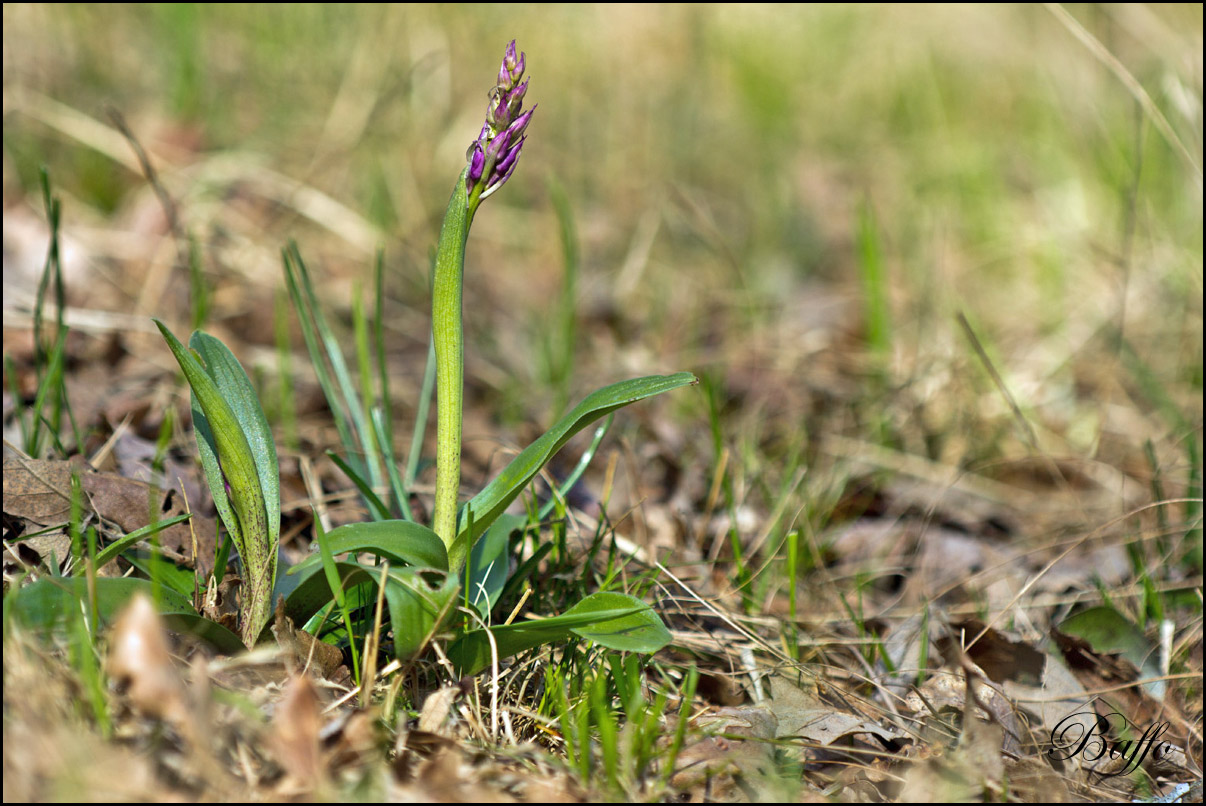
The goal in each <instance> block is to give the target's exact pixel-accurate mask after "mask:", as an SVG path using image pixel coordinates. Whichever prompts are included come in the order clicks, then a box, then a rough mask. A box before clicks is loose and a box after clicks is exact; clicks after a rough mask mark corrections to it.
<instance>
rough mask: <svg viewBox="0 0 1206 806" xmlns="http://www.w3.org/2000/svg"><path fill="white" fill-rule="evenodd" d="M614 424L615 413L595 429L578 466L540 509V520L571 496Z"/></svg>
mask: <svg viewBox="0 0 1206 806" xmlns="http://www.w3.org/2000/svg"><path fill="white" fill-rule="evenodd" d="M613 422H615V414H614V413H612V414H609V415H607V419H606V420H604V421H603V422H602V423H601V424H600V425H599V427H598V428H596V429H595V436H594V438H593V439H591V441H590V445H589V446H588V447H587V449H586V450H585V451H583V452H582V457H581V458H580V459H578V464H577V465H575V466H574V470H573V472H572V473H570V474H569V476H567V477H566V479H565V481H564V482H562V483H561V486H560V487H558V488H557V489H556V490H555V491H554V492H553V497H552V498H550V499H549V500H548V501H546V502H545V504H544V506H542V507H541V508H540V515H539V519H540V520H544V519H545V518H547V517H548V516H549V513H550V512H552V511H553V508H554V507H556V506H557V501H558V500H561V501H564V500H565V497H566V496H567V495H569V491H570V490H572V489H574V485H575V484H577V483H578V479H580V478H582V474H583V473H585V472H586V468H587V467H589V466H590V463H591V461H592V460H593V459H594V458H595V453H596V452H597V451H598V450H599V445H600V444H602V442H603V437H605V436H606V435H607V431H608V429H610V428H611V424H612V423H613Z"/></svg>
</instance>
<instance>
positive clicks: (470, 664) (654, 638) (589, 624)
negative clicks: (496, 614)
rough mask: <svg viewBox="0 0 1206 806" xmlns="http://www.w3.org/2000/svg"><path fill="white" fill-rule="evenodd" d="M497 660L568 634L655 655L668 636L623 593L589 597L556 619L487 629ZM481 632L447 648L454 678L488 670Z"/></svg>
mask: <svg viewBox="0 0 1206 806" xmlns="http://www.w3.org/2000/svg"><path fill="white" fill-rule="evenodd" d="M488 632H489V633H490V636H492V637H493V638H494V644H495V645H496V646H497V648H498V657H499V659H500V660H501V659H503V658H508V657H510V656H512V655H515V654H517V653H519V652H523V651H524V650H527V649H531V648H532V647H536V646H540V645H541V644H547V643H552V642H553V641H561V640H564V639H565V638H567V637H569V635H570V634H571V633H573V634H575V635H578V636H580V637H582V638H589V639H590V640H592V641H594V642H596V643H598V644H601V645H602V646H605V647H608V648H609V649H619V650H624V651H627V652H656V651H658V650H659V649H661V648H662V647H664V646H665V645H666V644H668V643H670V632H669V630H667V629H666V627H665V625H664V624H662V620H661V618H659V617H658V615H657V613H655V612H654V611H653V609H652V608H651V607H649V605H647V604H645V603H644V602H642V601H641V600H640V599H637V598H636V597H635V596H629V595H628V594H626V593H612V592H603V593H594V594H591V595H590V596H587V597H586V598H585V599H583V600H582V601H580V602H578V604H576V605H574V606H573V607H571V608H570V609H569V610H567V611H565V612H564V613H563V614H561V615H560V616H554V617H552V618H546V619H540V620H538V621H525V622H520V623H517V624H505V625H498V626H494V627H491V628H489V630H488ZM486 633H487V630H473V631H471V632H467V633H465V634H463V635H462V636H461V637H460V638H458V639H457V640H456V641H454V642H453V643H452V644H451V646H449V647H448V659H449V660H451V661H452V663H453V665H454V666H455V667H456V668H457V670H458V673H459V674H464V675H474V674H477V673H478V672H480V671H481V670H482V669H485V668H486V667H487V666H489V665H490V664H491V661H492V650H491V642H490V636H487V634H486Z"/></svg>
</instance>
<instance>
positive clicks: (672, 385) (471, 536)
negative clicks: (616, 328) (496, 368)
mask: <svg viewBox="0 0 1206 806" xmlns="http://www.w3.org/2000/svg"><path fill="white" fill-rule="evenodd" d="M693 383H698V380H697V379H696V377H695V376H694V375H692V374H691V373H690V372H678V373H675V374H674V375H651V376H649V377H646V378H633V379H632V380H627V381H620V382H619V383H613V384H612V385H611V386H605V387H603V388H602V389H598V390H596V391H594V392H592V393H591V394H589V395H587V396H586V398H585V399H584V400H583V401H582V402H581V403H579V404H578V405H577V406H575V407H574V409H573V410H572V411H570V412H569V413H568V414H566V415H565V416H564V417H562V418H561V419H560V420H558V421H557V424H556V425H554V426H553V427H552V428H550V429H549V430H548V431H546V432H545V433H544V434H543V435H542V436H541V437H540V438H539V439H537V440H536V441H535V442H533V443H532V444H531V445H529V446H528V447H526V448H524V449H523V450H522V451H521V452H520V453H519V455H518V456H516V457H515V458H514V459H512V460H511V463H510V464H509V465H507V466H506V467H505V468H503V471H502V472H501V473H499V474H498V476H496V477H495V478H494V480H493V481H491V482H490V483H489V484H487V485H486V487H485V489H483V490H482V491H481V492H480V493H478V494H477V495H475V496H473V498H472V499H471V500H470V501H469V503H468V505H467V506H469V507H472V510H473V518H474V521H473V525H472V528H470V527H469V521H468V518H466V517H465V516H464V514H462V516H461V520H460V527H459V530H458V532H457V536H456V540H455V541H453V544H452V547H451V548H450V549H449V551H448V561H449V564H450V566H449V567H451V568H454V569H455V568H460V567H461V566H462V565H463V564H464V560H465V555H466V554H467V553H468V550H469V547H470V546H472V545H473V544H474V542H476V541H477V538H478V537H479V536H480V535H481V534H482V532H484V531H485V530H486V529H487V528H489V526H490V524H492V523H494V521H495V520H497V519H498V516H499V515H501V514H502V513H503V511H504V510H506V508H507V507H508V506H510V505H511V502H512V501H514V500H515V499H516V497H518V496H519V494H520V493H521V492H523V490H524V488H525V487H527V486H528V483H529V482H531V480H532V479H533V478H535V477H536V474H537V473H539V472H540V469H541V468H542V467H544V465H545V463H547V462H548V461H549V459H551V458H553V456H554V455H555V454H556V453H557V451H559V450H561V448H562V447H563V446H564V445H565V443H566V442H568V441H569V439H570V437H572V436H573V435H574V434H576V433H578V432H579V431H581V430H582V429H583V428H586V426H588V425H590V424H591V423H593V422H594V421H595V420H598V419H599V418H600V417H603V416H605V415H607V414H610V413H611V412H613V411H615V410H616V409H619V408H623V407H624V406H627V405H628V404H629V403H635V402H636V401H638V400H644V399H645V398H647V397H652V396H654V395H660V394H661V393H662V392H669V391H670V390H672V389H677V388H679V387H680V386H686V385H688V384H693Z"/></svg>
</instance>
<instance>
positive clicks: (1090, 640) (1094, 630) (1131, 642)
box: [1058, 605, 1164, 696]
mask: <svg viewBox="0 0 1206 806" xmlns="http://www.w3.org/2000/svg"><path fill="white" fill-rule="evenodd" d="M1058 629H1059V631H1060V632H1062V633H1064V634H1065V635H1071V636H1073V637H1076V638H1079V639H1081V640H1082V641H1084V642H1085V643H1087V644H1088V645H1089V646H1090V647H1091V648H1092V650H1093V651H1094V652H1098V653H1102V654H1107V653H1111V654H1112V653H1119V654H1121V655H1122V656H1123V657H1124V658H1126V659H1127V660H1129V661H1130V662H1131V663H1133V664H1134V665H1135V668H1136V669H1139V670H1141V674H1142V675H1143V676H1144V677H1159V676H1160V674H1161V672H1160V660H1159V652H1158V651H1157V650H1158V647H1157V646H1156V643H1155V641H1152V640H1150V639H1149V638H1148V637H1147V636H1146V635H1145V634H1144V632H1143V630H1141V629H1139V627H1137V626H1136V625H1135V624H1133V623H1132V622H1131V620H1130V619H1128V618H1127V617H1126V616H1124V615H1122V614H1121V613H1119V612H1118V611H1117V610H1115V609H1114V608H1113V607H1110V606H1109V605H1099V606H1097V607H1090V608H1088V609H1087V610H1082V611H1081V612H1079V613H1077V614H1076V615H1074V616H1071V617H1069V618H1067V619H1064V621H1062V622H1060V624H1059V627H1058ZM1144 685H1145V686H1146V688H1147V689H1148V690H1149V691H1153V693H1157V692H1158V693H1160V694H1161V696H1162V692H1163V689H1164V682H1163V681H1161V680H1152V681H1150V682H1148V683H1146V684H1144Z"/></svg>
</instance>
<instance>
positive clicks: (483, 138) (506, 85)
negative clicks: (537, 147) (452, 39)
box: [465, 40, 536, 199]
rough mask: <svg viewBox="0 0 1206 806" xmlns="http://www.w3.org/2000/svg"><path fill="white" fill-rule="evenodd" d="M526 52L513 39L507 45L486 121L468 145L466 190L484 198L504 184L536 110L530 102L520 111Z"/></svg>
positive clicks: (521, 107)
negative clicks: (518, 47)
mask: <svg viewBox="0 0 1206 806" xmlns="http://www.w3.org/2000/svg"><path fill="white" fill-rule="evenodd" d="M525 63H526V54H524V53H518V52H517V51H516V50H515V40H511V44H509V45H507V51H506V53H505V54H504V55H503V61H502V66H501V67H500V68H499V69H498V83H497V84H496V85H495V86H494V88H493V89H491V90H490V103H489V105H488V106H487V107H486V123H485V125H484V126H482V131H481V134H479V135H478V136H477V140H475V141H474V142H473V144H472V145H470V146H469V151H468V153H467V154H466V155H465V158H466V159H467V160H469V174H468V176H467V177H466V180H465V181H466V185H467V187H466V190H467V191H468V193H469V195H470V196H472V195H473V194H474V192H475V191H476V192H478V193H480V194H481V195H480V197H479V198H480V199H484V198H486V197H487V196H489V195H490V194H491V193H493V192H494V191H496V190H498V189H499V188H500V187H502V186H503V183H504V182H506V181H507V179H508V178H509V177H510V176H511V174H512V173H513V172H514V170H515V165H516V164H517V163H518V162H519V153H520V150H521V149H522V148H523V143H524V140H526V139H527V138H526V137H524V132H525V131H526V130H527V128H528V121H530V120H531V119H532V113H533V112H535V111H536V107H535V106H533V107H532V108H531V109H529V110H528V111H527V112H524V111H523V96H524V94H525V93H526V92H527V91H528V82H527V81H526V80H524V81H523V83H520V79H522V78H523V71H524V67H525Z"/></svg>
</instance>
